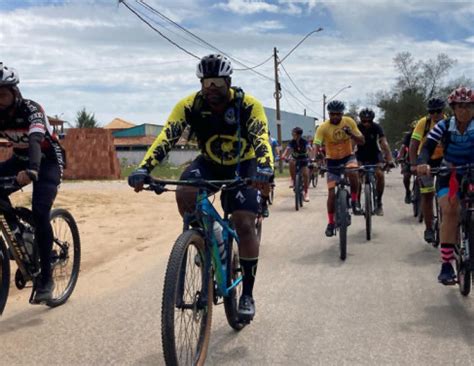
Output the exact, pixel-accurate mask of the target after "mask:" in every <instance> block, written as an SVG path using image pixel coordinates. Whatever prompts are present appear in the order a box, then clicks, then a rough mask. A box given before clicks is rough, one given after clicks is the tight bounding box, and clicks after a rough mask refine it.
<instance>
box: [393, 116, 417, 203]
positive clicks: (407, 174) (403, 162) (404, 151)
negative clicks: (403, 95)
mask: <svg viewBox="0 0 474 366" xmlns="http://www.w3.org/2000/svg"><path fill="white" fill-rule="evenodd" d="M416 122H417V121H415V122H413V123H412V125H411V128H410V130H409V131H408V132H407V133H406V134H405V136H404V137H403V141H402V146H400V151H399V152H398V156H397V161H398V162H399V163H400V172H401V174H402V175H403V186H404V187H405V203H406V204H410V203H411V190H410V183H411V182H410V181H411V176H412V174H411V169H410V161H409V160H410V159H408V149H409V148H410V141H411V135H412V133H413V130H414V128H415V125H416Z"/></svg>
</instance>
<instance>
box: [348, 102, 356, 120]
mask: <svg viewBox="0 0 474 366" xmlns="http://www.w3.org/2000/svg"><path fill="white" fill-rule="evenodd" d="M346 115H347V116H350V117H352V119H353V120H354V121H356V122H357V120H358V118H359V106H358V105H357V103H351V104H350V105H349V110H348V111H347V112H346Z"/></svg>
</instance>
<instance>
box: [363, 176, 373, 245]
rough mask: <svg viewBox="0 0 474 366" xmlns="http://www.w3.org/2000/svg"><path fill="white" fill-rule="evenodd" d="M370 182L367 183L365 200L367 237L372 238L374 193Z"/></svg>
mask: <svg viewBox="0 0 474 366" xmlns="http://www.w3.org/2000/svg"><path fill="white" fill-rule="evenodd" d="M370 188H371V187H370V184H365V187H364V200H365V211H364V216H365V238H366V239H367V240H370V239H371V238H372V195H371V190H370Z"/></svg>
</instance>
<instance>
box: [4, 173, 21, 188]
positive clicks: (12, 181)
mask: <svg viewBox="0 0 474 366" xmlns="http://www.w3.org/2000/svg"><path fill="white" fill-rule="evenodd" d="M16 188H21V186H20V185H19V184H18V182H17V180H16V176H14V175H12V176H8V177H0V189H16Z"/></svg>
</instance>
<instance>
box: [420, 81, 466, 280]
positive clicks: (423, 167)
mask: <svg viewBox="0 0 474 366" xmlns="http://www.w3.org/2000/svg"><path fill="white" fill-rule="evenodd" d="M448 103H449V105H450V107H451V108H452V109H453V112H454V116H453V117H451V118H446V119H443V120H441V121H439V122H438V123H437V124H436V125H435V127H434V128H433V129H432V130H431V131H430V132H429V134H428V138H427V140H426V143H425V144H424V145H423V149H422V150H421V153H420V155H419V156H418V161H417V163H418V166H417V173H418V175H420V176H423V175H429V174H430V166H429V165H428V161H429V159H430V157H431V155H432V153H433V151H434V150H435V148H436V146H437V144H438V143H439V142H441V143H442V144H443V148H444V157H443V161H442V166H447V167H456V166H461V165H465V164H474V92H473V91H472V90H471V89H469V88H465V87H460V88H458V89H456V90H454V91H453V92H452V93H451V94H450V95H449V97H448ZM461 173H462V172H461ZM451 179H453V180H454V179H457V181H458V183H460V180H461V175H460V172H457V174H456V175H453V176H451V174H450V173H449V172H447V173H446V174H440V176H439V184H438V192H437V194H438V199H439V206H440V209H441V216H442V221H441V227H440V242H441V246H440V251H441V260H442V265H441V272H440V274H439V276H438V281H439V282H440V283H442V284H443V285H454V284H455V283H456V274H455V272H454V268H453V266H452V264H451V262H452V261H453V260H454V247H455V244H456V243H457V241H458V225H459V220H460V201H459V197H458V195H457V194H456V193H457V192H455V191H454V189H453V188H454V187H455V186H456V184H450V183H453V182H450V180H451Z"/></svg>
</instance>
